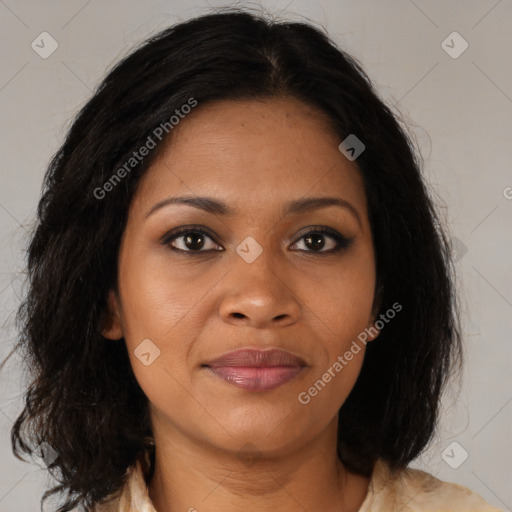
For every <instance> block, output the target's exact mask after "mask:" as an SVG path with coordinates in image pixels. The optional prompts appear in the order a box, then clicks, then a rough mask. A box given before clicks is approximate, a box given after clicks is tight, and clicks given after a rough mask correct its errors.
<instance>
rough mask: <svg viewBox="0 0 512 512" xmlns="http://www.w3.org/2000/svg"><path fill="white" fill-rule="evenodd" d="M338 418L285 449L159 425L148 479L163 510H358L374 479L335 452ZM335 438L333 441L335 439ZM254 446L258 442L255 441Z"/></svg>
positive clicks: (172, 511)
mask: <svg viewBox="0 0 512 512" xmlns="http://www.w3.org/2000/svg"><path fill="white" fill-rule="evenodd" d="M334 427H337V423H333V424H332V425H330V429H329V430H330V431H331V432H330V434H332V433H333V431H334V436H332V435H327V434H328V433H327V432H323V433H322V435H321V436H317V438H315V439H312V440H311V441H310V442H309V443H308V444H307V445H306V446H302V447H300V449H299V448H297V449H295V450H289V451H287V452H286V453H279V454H275V453H274V454H270V453H262V452H260V451H259V450H254V451H251V449H250V448H251V446H253V445H251V444H250V443H248V444H247V445H246V448H247V450H246V451H245V452H240V451H237V452H235V451H228V450H220V449H219V448H217V447H213V446H211V445H208V444H206V443H201V442H199V441H197V440H194V439H191V438H190V437H188V436H187V435H186V434H184V433H182V432H179V431H177V430H174V431H173V432H172V435H169V430H168V429H167V432H166V435H165V436H160V435H159V434H158V428H156V429H154V430H155V442H156V451H155V470H154V473H153V477H152V478H151V481H150V482H149V485H148V490H149V496H150V498H151V501H152V502H153V504H154V506H155V508H156V510H157V511H158V512H162V511H165V512H174V511H178V510H181V511H183V510H187V511H190V512H194V509H195V510H197V511H201V510H205V509H207V510H208V511H209V512H217V511H219V512H220V511H222V512H234V511H238V510H240V509H242V508H245V509H246V510H258V511H262V512H267V511H268V512H270V511H274V510H276V509H277V510H280V511H282V512H291V511H294V512H295V511H296V510H297V509H305V510H325V511H333V512H334V511H336V512H339V511H344V512H352V511H353V512H356V511H357V510H359V507H360V505H361V504H362V502H363V501H364V498H365V497H366V493H367V489H368V483H369V479H368V478H366V477H363V476H361V475H356V474H354V473H351V472H349V471H347V469H346V468H345V466H344V465H343V464H342V462H341V461H340V460H339V458H338V456H337V454H336V444H335V441H336V437H335V434H336V430H335V428H334ZM332 441H334V442H332ZM254 448H255V447H254Z"/></svg>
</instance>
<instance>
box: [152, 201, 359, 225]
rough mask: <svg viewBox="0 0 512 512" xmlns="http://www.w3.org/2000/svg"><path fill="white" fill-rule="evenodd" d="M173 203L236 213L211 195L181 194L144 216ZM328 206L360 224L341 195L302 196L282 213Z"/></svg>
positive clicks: (219, 213)
mask: <svg viewBox="0 0 512 512" xmlns="http://www.w3.org/2000/svg"><path fill="white" fill-rule="evenodd" d="M173 204H184V205H187V206H192V207H193V208H197V209H199V210H204V211H205V212H208V213H211V214H213V215H225V216H232V215H234V214H235V213H236V210H235V209H234V208H232V207H230V206H228V205H227V204H226V203H223V202H222V201H219V200H217V199H213V198H211V197H200V196H181V197H168V198H166V199H164V200H162V201H159V202H158V203H156V204H155V205H153V206H152V207H151V208H150V210H149V211H148V212H147V213H146V218H148V217H149V216H150V215H152V214H153V213H155V212H156V211H157V210H160V209H161V208H164V207H165V206H169V205H173ZM329 206H338V207H340V208H344V209H347V210H349V211H350V212H352V214H353V215H354V217H356V219H357V221H358V223H359V225H360V226H362V223H361V217H360V215H359V212H358V211H357V210H356V208H354V206H353V205H352V204H351V203H349V202H348V201H346V200H345V199H342V198H341V197H304V198H301V199H297V200H295V201H290V202H289V203H287V204H286V206H285V212H284V214H285V216H287V215H292V214H298V213H305V212H309V211H313V210H318V209H320V208H327V207H329Z"/></svg>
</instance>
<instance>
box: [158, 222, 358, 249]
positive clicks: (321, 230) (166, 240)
mask: <svg viewBox="0 0 512 512" xmlns="http://www.w3.org/2000/svg"><path fill="white" fill-rule="evenodd" d="M189 233H199V234H201V235H203V236H207V237H208V238H211V239H212V240H213V241H214V242H215V243H216V244H217V245H220V244H219V242H217V240H216V239H215V236H213V234H212V233H210V232H209V231H207V230H205V229H204V228H203V227H202V226H195V225H192V226H183V227H180V228H177V229H175V230H173V231H171V232H170V233H167V234H166V235H165V236H164V237H163V239H162V241H161V243H162V245H167V246H169V248H170V249H171V250H172V251H175V252H178V253H181V254H185V255H187V256H197V255H200V254H201V253H211V252H214V251H217V250H216V249H213V250H207V251H203V250H198V251H191V250H189V251H185V250H183V249H177V248H176V247H173V246H172V245H170V244H171V242H173V241H174V240H176V239H177V238H179V237H180V236H183V235H184V234H189ZM311 234H317V235H326V236H329V237H331V238H333V239H334V240H335V241H336V244H337V246H336V247H335V248H334V249H330V250H328V251H313V250H309V251H305V250H303V249H299V252H305V253H311V254H318V255H329V254H335V253H338V252H340V251H342V250H344V249H348V248H349V247H350V246H351V245H352V242H353V240H354V239H353V237H351V238H347V237H345V236H343V235H341V234H340V233H338V232H337V231H335V230H333V229H331V228H326V227H323V226H313V227H311V228H310V229H309V230H308V231H307V232H305V233H303V234H302V235H301V236H300V238H298V239H297V240H296V241H295V242H294V243H293V245H295V244H296V243H297V242H299V241H300V240H302V239H303V238H305V237H306V236H308V235H311ZM218 252H221V251H218Z"/></svg>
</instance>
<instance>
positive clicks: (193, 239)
mask: <svg viewBox="0 0 512 512" xmlns="http://www.w3.org/2000/svg"><path fill="white" fill-rule="evenodd" d="M208 241H210V243H209V242H208ZM212 242H213V243H212ZM162 244H164V245H169V246H170V247H171V249H172V250H173V251H179V252H183V253H190V254H197V253H199V252H211V251H223V250H224V249H215V245H217V244H216V242H215V241H214V237H213V235H211V234H210V233H208V232H207V231H206V230H205V229H204V228H202V227H199V226H197V227H196V226H183V227H181V228H178V229H175V230H174V231H171V232H170V233H168V234H167V235H165V237H164V238H163V240H162ZM202 249H203V250H202Z"/></svg>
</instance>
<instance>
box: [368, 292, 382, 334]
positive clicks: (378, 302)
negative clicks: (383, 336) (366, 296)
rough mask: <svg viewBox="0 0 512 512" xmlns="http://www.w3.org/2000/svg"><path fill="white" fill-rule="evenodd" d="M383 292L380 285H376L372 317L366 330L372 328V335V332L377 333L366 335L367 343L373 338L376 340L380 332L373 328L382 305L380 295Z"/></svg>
mask: <svg viewBox="0 0 512 512" xmlns="http://www.w3.org/2000/svg"><path fill="white" fill-rule="evenodd" d="M383 291H384V288H383V286H382V284H380V283H379V284H378V286H377V289H376V291H375V297H374V299H373V307H372V315H371V320H370V324H369V325H368V329H369V328H370V327H373V329H372V333H373V331H374V330H377V331H378V332H377V333H376V334H369V335H368V341H373V340H374V339H375V338H377V337H378V336H379V334H380V331H379V330H378V329H377V327H375V322H376V321H377V320H378V317H377V315H378V314H379V310H380V307H381V305H382V293H383Z"/></svg>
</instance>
